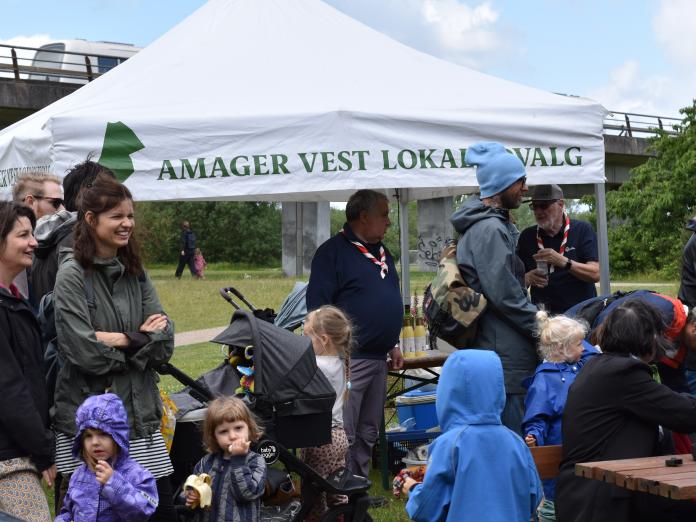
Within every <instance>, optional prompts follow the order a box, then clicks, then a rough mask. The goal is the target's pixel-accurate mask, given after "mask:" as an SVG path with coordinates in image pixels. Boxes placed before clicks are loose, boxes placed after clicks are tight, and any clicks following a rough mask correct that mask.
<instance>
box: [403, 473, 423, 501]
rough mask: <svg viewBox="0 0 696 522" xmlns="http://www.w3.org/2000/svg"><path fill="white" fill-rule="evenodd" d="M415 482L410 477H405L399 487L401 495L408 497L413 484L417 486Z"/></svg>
mask: <svg viewBox="0 0 696 522" xmlns="http://www.w3.org/2000/svg"><path fill="white" fill-rule="evenodd" d="M418 483H419V482H417V481H416V480H414V479H412V478H411V477H406V478H405V479H404V485H403V486H401V493H402V494H403V495H405V496H407V497H408V495H409V493H410V492H411V486H413V485H414V484H418Z"/></svg>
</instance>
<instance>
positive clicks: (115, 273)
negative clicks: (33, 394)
mask: <svg viewBox="0 0 696 522" xmlns="http://www.w3.org/2000/svg"><path fill="white" fill-rule="evenodd" d="M78 207H79V209H80V212H79V214H78V218H77V223H76V224H75V241H74V248H73V251H72V252H70V251H64V252H63V253H62V254H61V259H60V267H59V270H58V276H57V278H56V286H55V291H54V299H55V324H56V331H57V333H58V346H59V349H60V353H61V355H62V358H63V365H62V367H61V368H60V370H59V372H58V379H57V383H56V392H55V415H54V418H53V422H54V429H55V431H56V462H57V465H58V470H59V471H60V472H61V473H64V474H69V473H72V472H73V471H75V469H77V468H78V467H79V466H80V464H81V463H80V462H79V461H78V460H76V459H74V458H73V454H72V440H73V437H74V436H75V413H76V411H77V408H78V407H79V406H80V404H82V402H83V401H84V400H85V399H86V398H87V397H88V396H89V395H94V394H101V393H104V392H106V391H107V390H111V391H112V392H113V393H115V394H117V395H118V396H119V397H120V398H121V400H122V401H123V404H124V406H125V408H126V411H127V414H128V423H129V428H130V455H131V456H132V457H133V458H134V459H135V460H136V461H137V462H138V463H139V464H141V465H142V466H143V467H144V468H145V469H147V470H148V471H150V472H151V473H152V475H153V476H154V477H155V479H157V490H158V494H159V499H160V502H159V506H158V508H157V511H155V514H154V515H153V517H152V520H153V521H154V520H157V521H160V520H167V521H170V520H176V513H175V511H174V505H173V494H172V490H171V484H170V483H169V475H170V474H171V473H172V472H173V468H172V464H171V461H170V459H169V453H168V452H167V447H166V445H165V441H164V438H163V437H162V433H161V432H160V425H161V420H162V419H161V417H162V407H161V399H160V393H159V390H158V387H157V382H158V381H159V377H158V375H157V373H156V371H155V368H157V367H158V366H159V365H161V364H163V363H165V362H167V361H168V360H169V358H170V357H171V356H172V352H173V349H174V326H173V324H172V323H171V321H169V319H168V318H167V316H166V315H165V314H164V311H163V310H162V306H161V305H160V302H159V299H158V298H157V293H156V291H155V288H154V286H153V284H152V281H151V280H150V278H149V277H148V275H147V273H146V272H145V270H144V269H143V265H142V261H141V259H140V254H139V248H138V244H137V242H136V240H135V239H134V238H133V231H134V226H135V220H134V213H133V197H132V196H131V193H130V191H129V190H128V188H127V187H125V186H124V185H122V184H121V183H119V182H118V181H116V180H114V179H113V178H111V177H110V176H107V175H104V174H101V175H99V176H97V178H96V179H95V180H94V181H93V182H92V183H91V185H90V186H88V187H85V188H84V189H83V190H82V192H81V193H80V201H79V204H78ZM63 482H65V480H64V481H63Z"/></svg>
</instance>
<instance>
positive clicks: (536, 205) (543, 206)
mask: <svg viewBox="0 0 696 522" xmlns="http://www.w3.org/2000/svg"><path fill="white" fill-rule="evenodd" d="M557 201H558V200H557V199H554V200H553V201H539V202H536V203H534V202H533V203H530V204H529V207H530V208H531V209H532V210H537V209H539V210H546V209H547V208H549V207H550V206H551V205H553V204H554V203H556V202H557Z"/></svg>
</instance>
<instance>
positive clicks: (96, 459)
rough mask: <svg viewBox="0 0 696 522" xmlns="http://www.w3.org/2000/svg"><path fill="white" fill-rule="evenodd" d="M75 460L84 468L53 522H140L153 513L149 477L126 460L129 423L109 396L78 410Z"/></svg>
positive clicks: (96, 397) (94, 397)
mask: <svg viewBox="0 0 696 522" xmlns="http://www.w3.org/2000/svg"><path fill="white" fill-rule="evenodd" d="M75 424H76V426H77V434H76V435H75V441H74V443H73V447H72V452H73V457H75V458H76V459H80V460H81V461H82V462H83V463H82V465H81V466H80V467H79V468H77V471H75V473H73V476H72V477H71V479H70V487H69V488H68V492H67V494H66V495H65V501H64V502H63V507H62V509H61V510H60V514H59V515H58V516H57V517H56V520H55V522H72V521H73V520H95V521H99V522H112V521H122V522H131V521H132V522H138V521H143V522H144V521H145V520H149V518H150V516H151V515H152V514H153V513H154V512H155V509H157V503H158V499H157V485H156V484H155V478H154V477H153V476H152V474H151V473H150V472H149V471H147V470H146V469H145V468H143V467H142V466H141V465H140V464H138V463H137V462H136V461H135V460H133V459H132V458H131V457H130V455H129V444H128V431H129V430H128V418H127V415H126V409H125V408H124V407H123V403H122V402H121V399H119V398H118V396H117V395H114V394H113V393H105V394H103V395H92V396H91V397H88V398H87V399H85V402H83V403H82V405H81V406H80V407H79V408H78V409H77V416H76V418H75Z"/></svg>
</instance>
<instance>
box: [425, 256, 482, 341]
mask: <svg viewBox="0 0 696 522" xmlns="http://www.w3.org/2000/svg"><path fill="white" fill-rule="evenodd" d="M487 305H488V302H487V301H486V298H485V296H484V295H483V294H481V293H479V292H476V291H475V290H474V289H472V288H470V287H469V286H468V285H467V284H466V282H465V281H464V278H463V277H462V274H461V272H460V271H459V266H458V265H457V245H456V243H449V244H447V245H445V247H444V248H443V249H442V255H441V257H440V262H439V264H438V265H437V273H436V274H435V277H434V278H433V280H432V282H431V283H430V284H429V285H428V287H427V288H426V289H425V294H424V296H423V317H424V318H425V321H426V323H427V325H428V330H429V332H430V344H431V346H432V348H433V349H436V348H437V341H436V338H437V337H439V338H440V339H442V340H444V341H445V342H447V343H449V344H451V345H452V346H454V347H455V348H466V347H467V345H468V343H469V341H470V340H471V339H472V338H473V337H474V336H475V335H476V320H477V319H478V318H479V316H480V315H481V314H482V313H483V312H484V311H485V310H486V306H487Z"/></svg>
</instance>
